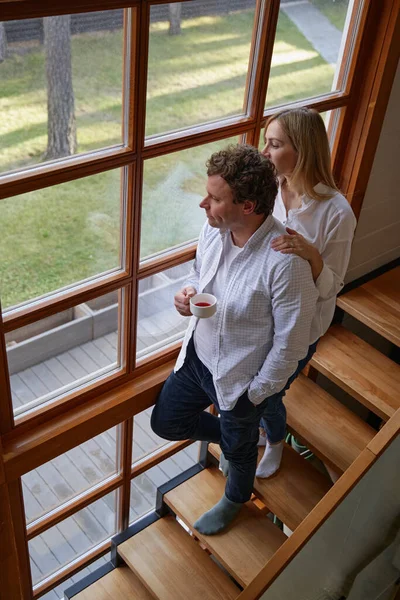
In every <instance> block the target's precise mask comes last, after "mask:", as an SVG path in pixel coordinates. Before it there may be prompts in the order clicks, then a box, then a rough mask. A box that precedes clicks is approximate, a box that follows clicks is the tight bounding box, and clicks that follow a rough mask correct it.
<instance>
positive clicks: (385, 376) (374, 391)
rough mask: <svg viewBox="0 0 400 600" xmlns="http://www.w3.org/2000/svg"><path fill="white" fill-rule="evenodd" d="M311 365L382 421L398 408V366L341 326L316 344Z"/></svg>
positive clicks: (332, 328) (329, 331)
mask: <svg viewBox="0 0 400 600" xmlns="http://www.w3.org/2000/svg"><path fill="white" fill-rule="evenodd" d="M311 365H312V366H313V367H315V368H316V369H317V370H318V371H319V372H320V373H322V374H323V375H325V376H326V377H328V379H330V380H331V381H333V382H334V383H336V384H337V385H338V386H339V387H341V388H342V389H343V390H345V391H346V392H348V393H349V394H350V395H351V396H353V397H354V398H356V399H357V400H358V401H359V402H361V403H362V404H363V405H364V406H366V407H367V408H368V409H369V410H371V411H372V412H374V413H375V414H376V415H378V416H379V417H381V418H382V419H384V420H385V421H387V420H388V419H389V418H390V417H391V416H392V415H394V413H395V412H396V410H397V409H398V408H400V393H399V390H400V366H399V365H398V364H396V363H395V362H393V361H392V360H390V358H388V357H387V356H385V355H384V354H382V353H381V352H379V351H378V350H376V349H375V348H373V347H372V346H370V345H369V344H367V342H364V340H362V339H361V338H359V337H358V336H356V335H355V334H354V333H352V332H351V331H349V330H348V329H345V328H344V327H342V326H341V325H333V326H332V327H330V328H329V330H328V332H327V333H326V334H325V335H324V336H323V338H322V339H321V340H320V341H319V343H318V346H317V351H316V353H315V354H314V356H313V357H312V359H311Z"/></svg>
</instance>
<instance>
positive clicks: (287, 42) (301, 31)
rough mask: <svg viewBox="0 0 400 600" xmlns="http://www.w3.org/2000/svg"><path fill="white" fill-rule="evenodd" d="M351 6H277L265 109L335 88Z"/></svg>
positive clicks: (326, 1)
mask: <svg viewBox="0 0 400 600" xmlns="http://www.w3.org/2000/svg"><path fill="white" fill-rule="evenodd" d="M352 4H353V2H352V0H350V1H349V0H338V1H337V2H332V0H311V1H310V2H293V3H290V2H285V3H282V4H281V8H280V11H279V19H278V27H277V32H276V38H275V43H274V51H273V55H272V65H271V73H270V79H269V83H268V91H267V100H266V107H271V106H278V105H281V104H286V103H288V102H293V101H295V100H301V99H304V98H310V97H313V96H317V95H320V94H326V93H328V92H330V91H332V90H336V89H337V85H336V79H337V75H338V72H339V70H340V67H341V60H342V55H341V52H342V46H341V45H342V42H344V37H345V35H346V33H345V34H344V35H343V33H344V31H345V20H346V14H347V12H349V13H350V8H349V7H351V6H352ZM342 37H343V40H342Z"/></svg>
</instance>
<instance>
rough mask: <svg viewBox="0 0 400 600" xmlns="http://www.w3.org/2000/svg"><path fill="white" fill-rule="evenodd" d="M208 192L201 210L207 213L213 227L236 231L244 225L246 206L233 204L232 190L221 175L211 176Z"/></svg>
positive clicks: (201, 204)
mask: <svg viewBox="0 0 400 600" xmlns="http://www.w3.org/2000/svg"><path fill="white" fill-rule="evenodd" d="M206 190H207V196H206V197H205V198H204V199H203V200H202V201H201V202H200V208H204V210H205V211H206V215H207V219H208V224H209V225H211V227H217V228H218V229H230V230H232V229H233V230H234V229H235V227H237V226H241V225H243V216H244V214H243V209H244V204H234V203H233V194H232V190H231V188H230V186H229V184H227V183H226V181H225V179H223V178H222V177H221V175H210V176H209V178H208V181H207V186H206Z"/></svg>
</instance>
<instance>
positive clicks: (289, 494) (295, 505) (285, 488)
mask: <svg viewBox="0 0 400 600" xmlns="http://www.w3.org/2000/svg"><path fill="white" fill-rule="evenodd" d="M208 447H209V450H210V452H211V453H212V454H213V455H214V456H215V457H216V458H217V459H218V460H219V456H220V453H221V450H220V447H219V446H218V445H217V444H209V446H208ZM263 454H264V448H259V450H258V457H259V460H260V459H261V457H262V456H263ZM331 486H332V482H331V480H330V479H329V478H328V477H327V476H326V475H324V474H323V473H320V472H319V471H318V470H317V469H316V468H314V467H313V466H312V465H311V464H310V463H309V462H308V461H307V460H305V459H304V458H303V457H301V456H300V455H299V454H298V453H297V452H296V451H295V450H293V448H291V447H290V446H288V445H287V444H285V447H284V449H283V456H282V462H281V466H280V469H279V471H278V472H277V473H275V474H274V475H273V476H272V477H269V478H268V479H258V478H256V479H255V480H254V490H253V491H254V493H255V495H256V496H257V497H258V498H260V500H262V502H263V503H264V504H265V505H266V506H268V508H269V510H270V511H271V512H273V513H274V514H275V515H276V516H277V517H278V518H279V519H280V520H281V521H282V522H283V523H285V525H287V526H288V527H289V529H291V530H292V531H294V530H295V529H296V527H297V526H298V525H300V523H301V522H302V520H303V519H305V518H306V516H307V515H308V513H309V512H311V510H312V509H313V508H314V506H316V504H318V502H319V501H320V500H321V498H322V497H323V496H325V494H326V492H327V491H328V490H329V489H330V488H331Z"/></svg>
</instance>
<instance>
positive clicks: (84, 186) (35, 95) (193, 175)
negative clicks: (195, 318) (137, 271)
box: [0, 12, 333, 309]
mask: <svg viewBox="0 0 400 600" xmlns="http://www.w3.org/2000/svg"><path fill="white" fill-rule="evenodd" d="M252 21H253V14H252V13H251V12H242V13H234V14H230V15H227V16H223V17H201V18H196V19H190V20H186V21H184V23H183V27H182V29H183V31H182V35H181V36H177V37H170V36H168V34H167V24H166V23H156V24H154V25H152V32H151V44H150V59H149V86H148V105H147V134H148V135H152V134H155V133H160V132H163V131H168V130H171V129H175V128H181V127H184V126H188V125H191V124H194V123H198V122H202V121H209V120H213V119H217V118H220V117H224V116H228V115H230V114H233V113H237V112H240V111H241V110H242V102H243V90H244V85H245V81H246V73H247V64H248V53H249V43H250V35H251V27H252ZM18 50H19V53H13V54H12V55H11V56H10V57H9V58H7V60H6V61H5V62H4V63H2V64H1V65H0V110H1V114H2V119H1V120H0V136H1V139H2V145H1V148H0V171H2V172H4V171H7V170H10V169H15V168H20V167H23V166H29V165H34V164H38V163H39V162H40V161H41V160H42V156H43V154H44V152H45V149H46V141H47V140H46V128H47V124H46V82H45V71H44V57H43V49H42V48H41V47H40V46H36V47H32V48H28V49H27V48H25V49H24V48H22V49H21V48H18ZM21 50H23V51H21ZM72 57H73V82H74V92H75V107H76V118H77V131H78V145H79V148H78V149H79V152H86V151H88V150H93V149H97V148H102V147H105V146H108V145H113V144H118V143H121V87H122V84H121V81H122V35H121V32H118V31H117V32H115V31H114V32H102V33H95V34H81V35H76V36H73V38H72ZM332 76H333V72H332V68H331V67H330V66H329V65H327V64H326V63H325V62H324V61H323V59H322V58H321V57H320V56H319V55H318V54H317V53H316V52H315V50H314V49H313V48H312V46H311V45H310V44H309V43H308V42H307V40H306V39H305V38H304V37H303V36H302V35H301V34H300V33H299V31H298V30H297V28H296V27H294V26H293V24H292V23H291V22H290V21H289V19H288V18H287V17H286V16H285V15H284V14H283V15H282V16H281V17H280V20H279V26H278V33H277V41H276V46H275V54H274V60H273V67H272V71H271V83H270V89H269V92H268V105H269V106H271V105H278V104H282V103H284V102H287V101H289V100H293V99H295V98H299V97H307V96H313V95H316V94H319V93H322V92H324V91H328V90H329V89H330V85H331V81H332ZM222 145H224V142H220V143H218V144H210V145H208V146H206V147H202V148H194V149H192V150H190V151H184V152H179V153H174V154H171V155H169V156H165V157H160V158H157V159H152V160H151V161H149V162H148V163H147V164H146V165H145V187H144V205H143V227H142V256H147V255H148V254H151V253H153V252H157V251H159V250H163V249H165V248H166V247H168V246H170V245H174V244H176V243H180V242H183V241H186V240H187V239H190V238H192V237H195V236H196V235H197V233H198V231H199V227H200V224H201V222H202V220H203V215H202V213H201V211H200V210H199V209H197V203H198V200H199V198H200V197H201V195H202V194H203V190H204V181H205V180H204V171H205V169H204V162H205V160H206V158H207V156H208V155H209V154H210V153H211V152H212V151H213V150H214V149H215V148H216V147H221V146H222ZM119 196H120V173H119V172H114V171H109V172H106V173H102V174H100V175H95V176H93V177H90V178H85V179H81V180H78V181H75V182H70V183H66V184H62V185H59V186H57V187H55V188H49V189H45V190H38V191H36V192H32V193H30V194H24V195H23V196H19V197H14V198H10V199H8V200H5V201H2V202H1V205H0V206H1V219H0V252H1V256H2V260H1V263H0V282H1V287H2V293H1V298H2V306H3V309H4V308H5V307H8V306H10V305H14V304H16V303H19V302H22V301H25V300H28V299H31V298H33V297H36V296H38V295H41V294H44V293H47V292H49V291H53V290H55V289H57V288H59V287H61V286H63V285H68V284H71V283H73V282H75V281H79V280H81V279H84V278H86V277H90V276H92V275H95V274H97V273H99V272H102V271H104V270H108V269H112V268H114V267H116V266H118V265H119V217H120V210H121V209H120V197H119Z"/></svg>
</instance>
